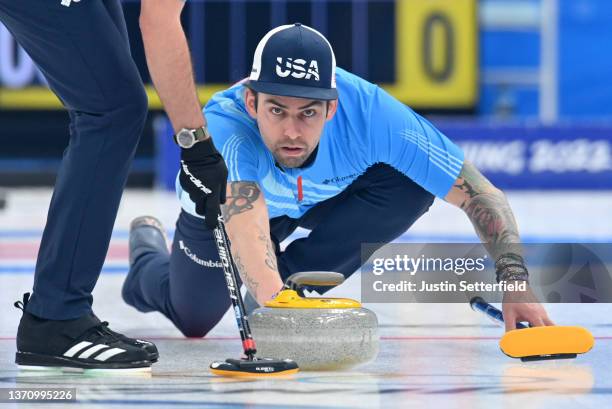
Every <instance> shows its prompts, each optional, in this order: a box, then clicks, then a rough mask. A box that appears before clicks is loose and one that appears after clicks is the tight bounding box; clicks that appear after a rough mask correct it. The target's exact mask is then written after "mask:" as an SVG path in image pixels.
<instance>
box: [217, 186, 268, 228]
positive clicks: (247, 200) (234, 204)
mask: <svg viewBox="0 0 612 409" xmlns="http://www.w3.org/2000/svg"><path fill="white" fill-rule="evenodd" d="M230 190H231V193H230V195H229V196H228V197H227V200H226V202H225V205H223V206H222V210H223V217H224V218H225V221H226V222H229V221H230V219H231V218H232V216H235V215H237V214H240V213H244V212H247V211H249V210H251V209H252V208H253V203H254V202H255V201H256V200H257V198H258V197H259V195H260V194H261V192H260V191H259V187H258V186H257V183H254V182H231V183H230Z"/></svg>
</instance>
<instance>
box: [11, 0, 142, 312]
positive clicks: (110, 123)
mask: <svg viewBox="0 0 612 409" xmlns="http://www.w3.org/2000/svg"><path fill="white" fill-rule="evenodd" d="M0 21H1V22H2V23H3V24H4V25H5V26H6V28H7V29H8V30H9V31H10V32H11V33H12V35H13V36H14V37H15V39H16V40H17V42H18V43H19V44H20V45H21V46H22V47H23V48H24V49H25V50H26V51H27V52H28V54H29V55H30V57H31V58H32V60H33V61H34V63H35V64H36V65H37V66H38V67H39V68H40V70H41V71H42V73H43V74H44V76H45V78H46V79H47V81H48V83H49V86H50V88H51V89H52V90H53V91H54V92H55V94H56V95H57V96H58V97H59V99H60V100H61V101H62V103H63V104H64V106H65V107H66V109H67V110H68V112H69V114H70V143H69V145H68V147H67V148H66V150H65V152H64V157H63V160H62V164H61V167H60V169H59V173H58V176H57V181H56V184H55V190H54V192H53V197H52V199H51V205H50V207H49V214H48V217H47V224H46V226H45V230H44V233H43V237H42V242H41V246H40V251H39V254H38V260H37V263H36V273H35V278H34V291H33V294H32V298H31V300H30V302H29V304H28V306H27V310H28V312H30V313H32V314H34V315H36V316H38V317H41V318H47V319H72V318H77V317H80V316H82V315H84V314H86V313H88V312H90V311H91V304H92V302H93V298H92V295H91V292H92V290H93V288H94V286H95V284H96V281H97V279H98V276H99V275H100V271H101V269H102V265H103V263H104V258H105V256H106V253H107V251H108V245H109V241H110V236H111V232H112V229H113V224H114V222H115V218H116V215H117V210H118V207H119V201H120V199H121V194H122V191H123V187H124V185H125V181H126V178H127V174H128V171H129V168H130V163H131V161H132V159H133V157H134V153H135V150H136V146H137V144H138V140H139V138H140V134H141V132H142V129H143V126H144V122H145V119H146V114H147V97H146V94H145V92H144V87H143V85H142V80H141V78H140V75H139V73H138V70H137V68H136V65H135V64H134V62H133V60H132V57H131V54H130V49H129V42H128V35H127V29H126V25H125V19H124V16H123V10H122V8H121V2H120V0H95V1H93V0H84V1H80V2H78V3H77V2H74V1H73V2H72V3H70V6H69V7H65V6H63V5H62V4H61V0H0ZM32 127H33V128H34V129H36V127H37V124H32ZM38 132H45V130H44V129H38Z"/></svg>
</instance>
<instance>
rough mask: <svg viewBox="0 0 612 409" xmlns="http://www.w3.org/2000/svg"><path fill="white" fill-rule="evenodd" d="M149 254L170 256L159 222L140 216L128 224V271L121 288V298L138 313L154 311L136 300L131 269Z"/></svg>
mask: <svg viewBox="0 0 612 409" xmlns="http://www.w3.org/2000/svg"><path fill="white" fill-rule="evenodd" d="M149 253H162V254H166V255H168V256H169V255H170V251H169V250H168V238H167V237H166V232H165V231H164V227H163V226H162V224H161V222H160V221H159V220H157V219H156V218H155V217H153V216H140V217H137V218H135V219H134V220H132V223H130V237H129V259H130V269H129V271H128V274H127V276H126V277H125V281H124V282H123V286H122V287H121V297H122V298H123V301H125V303H126V304H128V305H131V306H132V307H134V308H136V309H137V310H138V311H140V312H151V311H155V309H153V308H150V307H148V306H143V300H136V299H135V297H138V295H136V294H137V293H138V291H134V288H133V287H134V285H135V284H134V283H133V280H134V274H133V270H132V267H133V266H134V263H135V262H136V261H137V260H138V259H139V258H140V257H142V256H143V255H145V254H149Z"/></svg>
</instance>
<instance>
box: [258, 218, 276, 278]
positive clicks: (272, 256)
mask: <svg viewBox="0 0 612 409" xmlns="http://www.w3.org/2000/svg"><path fill="white" fill-rule="evenodd" d="M257 239H258V240H260V241H262V242H264V243H265V244H266V256H265V257H266V266H268V268H269V269H270V270H274V271H278V264H277V261H276V252H275V251H274V245H273V244H272V240H271V239H270V237H269V236H268V235H266V234H265V233H264V232H263V231H262V230H261V228H260V229H259V231H258V232H257Z"/></svg>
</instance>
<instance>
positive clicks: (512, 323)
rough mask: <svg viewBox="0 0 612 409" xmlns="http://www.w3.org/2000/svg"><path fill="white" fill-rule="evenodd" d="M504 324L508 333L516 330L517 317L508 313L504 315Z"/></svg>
mask: <svg viewBox="0 0 612 409" xmlns="http://www.w3.org/2000/svg"><path fill="white" fill-rule="evenodd" d="M504 324H505V326H506V332H508V331H512V330H513V329H516V315H514V313H511V312H507V313H506V314H505V315H504Z"/></svg>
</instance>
